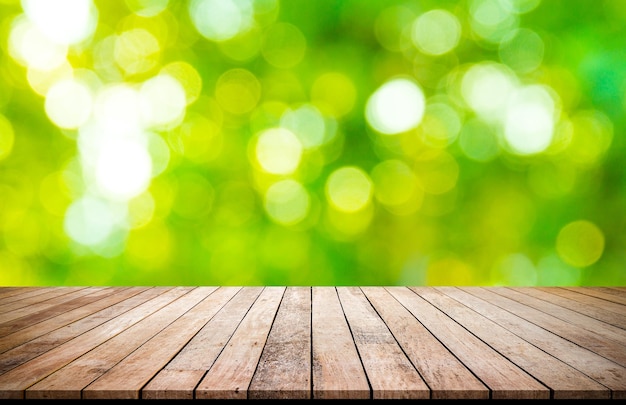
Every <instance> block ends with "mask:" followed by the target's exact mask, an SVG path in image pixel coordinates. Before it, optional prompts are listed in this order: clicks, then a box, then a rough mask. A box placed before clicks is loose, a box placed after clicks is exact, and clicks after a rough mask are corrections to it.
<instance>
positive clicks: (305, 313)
mask: <svg viewBox="0 0 626 405" xmlns="http://www.w3.org/2000/svg"><path fill="white" fill-rule="evenodd" d="M248 398H249V399H310V398H311V288H310V287H288V288H287V289H286V290H285V294H284V296H283V299H282V302H281V304H280V307H279V309H278V312H277V314H276V319H274V324H273V325H272V329H271V330H270V333H269V336H268V337H267V342H266V344H265V347H264V348H263V353H262V354H261V359H260V360H259V364H258V366H257V369H256V372H255V373H254V376H253V377H252V381H251V383H250V388H249V389H248Z"/></svg>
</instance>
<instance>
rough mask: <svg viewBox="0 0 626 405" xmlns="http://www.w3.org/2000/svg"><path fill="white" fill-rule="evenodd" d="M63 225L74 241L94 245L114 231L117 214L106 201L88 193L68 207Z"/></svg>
mask: <svg viewBox="0 0 626 405" xmlns="http://www.w3.org/2000/svg"><path fill="white" fill-rule="evenodd" d="M63 225H64V228H65V232H66V233H67V234H68V235H69V236H70V238H72V239H73V240H74V241H76V242H78V243H80V244H83V245H86V246H94V245H97V244H99V243H102V242H104V241H106V239H107V238H108V237H109V235H110V234H111V233H112V232H113V230H114V229H115V226H116V215H115V212H114V210H113V209H112V207H111V206H110V205H109V204H108V203H107V202H106V201H103V200H100V199H98V198H96V197H93V196H89V195H87V196H83V197H81V198H79V199H78V200H76V201H74V202H73V203H72V204H71V205H70V206H69V207H68V209H67V211H66V212H65V220H64V224H63Z"/></svg>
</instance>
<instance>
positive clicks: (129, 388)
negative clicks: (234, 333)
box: [83, 287, 241, 399]
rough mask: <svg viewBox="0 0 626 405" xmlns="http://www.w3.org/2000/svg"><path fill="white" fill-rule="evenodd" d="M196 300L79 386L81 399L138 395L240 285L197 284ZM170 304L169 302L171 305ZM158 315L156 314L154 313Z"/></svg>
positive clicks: (138, 396) (122, 397)
mask: <svg viewBox="0 0 626 405" xmlns="http://www.w3.org/2000/svg"><path fill="white" fill-rule="evenodd" d="M198 289H199V290H201V291H202V290H204V291H205V293H208V294H210V295H208V296H207V297H206V298H204V299H203V300H202V301H201V302H200V303H198V304H197V305H195V306H194V307H193V308H191V309H189V310H188V311H187V312H186V313H185V314H183V315H182V316H181V317H179V318H178V319H176V320H175V321H174V322H173V323H171V324H170V325H169V326H167V327H166V328H165V329H163V330H162V331H161V332H159V333H158V334H156V335H155V336H154V337H153V338H151V339H150V340H149V341H147V342H146V343H144V344H143V345H141V347H139V348H138V349H137V350H135V351H134V352H132V353H131V354H130V355H129V356H128V357H126V358H124V359H123V360H122V361H120V362H119V363H117V364H116V365H115V366H113V367H112V368H111V369H110V370H109V371H107V372H106V373H104V374H103V375H102V376H101V377H99V378H98V379H97V380H95V381H94V382H92V383H91V384H89V385H88V386H87V387H85V388H84V389H83V398H84V399H141V395H140V394H141V392H140V391H141V388H142V387H143V386H145V385H146V383H147V382H148V381H150V379H151V378H152V377H153V376H154V375H155V374H156V373H158V372H159V370H161V369H162V368H163V367H164V366H165V365H166V364H167V363H168V362H169V361H170V360H171V359H172V358H173V357H174V356H175V355H176V353H178V352H179V351H180V350H181V349H182V347H183V346H184V345H185V344H186V343H187V342H188V341H189V340H190V339H191V338H192V337H193V336H194V335H195V334H196V333H197V332H198V331H199V330H200V329H201V328H202V327H203V326H204V325H206V323H207V322H208V321H209V320H210V319H211V318H212V317H213V316H214V315H215V313H217V312H218V311H219V310H220V309H221V308H222V307H223V306H224V304H226V302H228V300H230V299H231V298H232V297H233V296H234V295H235V294H236V293H237V291H238V290H240V289H241V287H220V288H219V289H217V288H216V287H198ZM171 306H172V305H170V307H171ZM155 315H158V316H159V317H161V315H160V314H158V313H155Z"/></svg>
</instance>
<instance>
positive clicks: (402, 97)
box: [365, 78, 426, 135]
mask: <svg viewBox="0 0 626 405" xmlns="http://www.w3.org/2000/svg"><path fill="white" fill-rule="evenodd" d="M425 103H426V101H425V98H424V93H423V91H422V89H421V88H420V87H419V86H418V85H417V83H416V82H414V81H413V80H411V79H408V78H396V79H392V80H390V81H388V82H386V83H384V84H383V85H382V86H380V87H379V88H378V89H377V90H376V91H375V92H374V93H373V94H372V95H371V96H370V97H369V99H368V100H367V105H366V107H365V116H366V118H367V121H368V122H369V124H370V125H371V126H372V127H373V128H374V129H375V130H377V131H378V132H381V133H383V134H388V135H392V134H398V133H401V132H405V131H408V130H410V129H413V128H415V127H416V126H417V125H418V124H419V123H420V122H421V121H422V117H423V116H424V108H425Z"/></svg>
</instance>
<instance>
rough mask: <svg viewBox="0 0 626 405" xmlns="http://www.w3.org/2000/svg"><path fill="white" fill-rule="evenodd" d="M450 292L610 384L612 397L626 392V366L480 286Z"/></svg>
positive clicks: (594, 377) (525, 337) (506, 326)
mask: <svg viewBox="0 0 626 405" xmlns="http://www.w3.org/2000/svg"><path fill="white" fill-rule="evenodd" d="M444 292H445V293H446V294H447V295H449V296H451V297H452V298H454V299H456V300H457V301H459V302H462V303H463V304H464V305H466V306H468V307H469V308H471V309H472V310H474V311H476V312H477V313H479V314H482V315H483V316H485V317H487V318H489V319H491V320H492V321H494V322H496V323H497V324H499V325H501V326H503V327H505V328H507V329H508V330H510V331H511V332H513V333H515V334H516V335H518V336H520V337H523V339H525V340H526V341H528V342H530V343H532V344H533V345H535V346H537V347H538V348H540V349H541V350H543V351H545V352H546V353H548V354H550V355H552V356H554V357H555V358H557V359H559V360H561V361H562V362H564V363H566V364H569V365H570V366H572V367H574V368H575V369H577V370H580V371H581V372H582V373H584V374H585V375H587V376H589V377H590V378H593V379H594V380H595V381H597V382H598V383H600V384H602V385H604V386H605V387H608V388H609V389H610V390H611V391H612V392H613V397H614V398H615V396H616V394H617V395H622V394H623V393H625V392H626V368H624V367H622V366H620V365H618V364H616V363H615V362H613V361H611V360H608V359H606V358H604V357H602V356H600V355H598V354H596V353H594V352H592V351H590V350H588V349H586V348H584V347H582V346H579V345H577V344H575V343H572V342H570V341H569V340H567V339H564V338H562V337H560V336H558V335H555V334H553V333H552V332H550V331H548V330H546V329H544V328H541V327H539V326H537V325H535V324H534V323H532V322H530V321H528V320H526V319H524V318H522V317H520V316H518V315H515V314H513V313H511V312H509V311H507V310H506V309H503V308H500V307H498V306H496V305H494V304H492V303H490V302H488V301H487V300H485V299H483V298H482V293H483V292H482V291H480V290H479V289H478V288H477V287H456V288H452V287H451V288H446V289H445V291H444Z"/></svg>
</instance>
